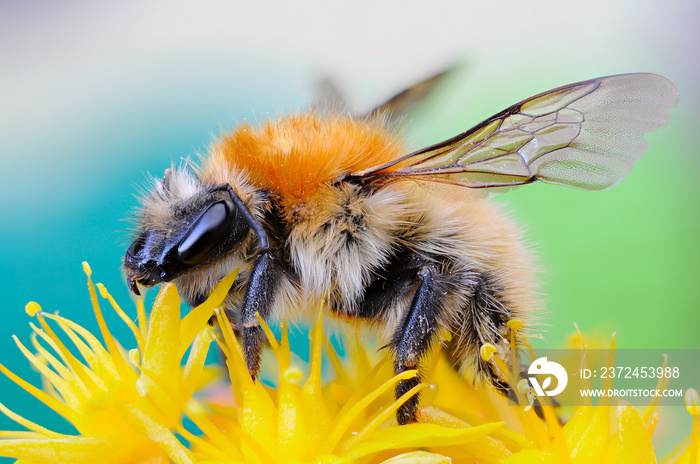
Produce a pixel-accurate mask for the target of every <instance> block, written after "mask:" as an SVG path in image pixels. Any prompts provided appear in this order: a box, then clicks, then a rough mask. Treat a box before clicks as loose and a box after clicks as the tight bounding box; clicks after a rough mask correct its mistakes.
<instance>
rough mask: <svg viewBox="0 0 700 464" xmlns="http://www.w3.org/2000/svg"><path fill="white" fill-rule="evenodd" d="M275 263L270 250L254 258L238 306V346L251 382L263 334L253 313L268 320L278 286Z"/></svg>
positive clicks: (276, 263) (257, 361) (260, 349)
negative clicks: (239, 317) (239, 329)
mask: <svg viewBox="0 0 700 464" xmlns="http://www.w3.org/2000/svg"><path fill="white" fill-rule="evenodd" d="M279 273H280V268H279V265H278V260H277V258H275V256H274V254H273V252H272V251H270V250H263V251H261V252H260V254H258V256H256V258H255V261H254V262H253V267H252V268H251V270H250V278H249V279H248V284H247V287H246V291H245V296H244V297H243V306H242V307H241V326H240V327H241V331H240V334H241V344H242V345H243V354H244V356H245V361H246V365H247V366H248V370H249V371H250V375H251V376H252V377H253V379H255V378H256V377H257V376H258V372H259V370H260V352H261V351H262V346H263V340H264V337H265V334H264V332H263V330H262V328H261V327H260V322H259V321H258V318H257V317H256V316H255V313H258V314H260V317H262V318H263V319H264V320H267V319H268V318H269V317H270V313H271V309H272V304H273V302H274V299H275V293H276V289H277V287H278V284H279Z"/></svg>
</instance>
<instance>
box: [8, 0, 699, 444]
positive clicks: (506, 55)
mask: <svg viewBox="0 0 700 464" xmlns="http://www.w3.org/2000/svg"><path fill="white" fill-rule="evenodd" d="M699 10H700V6H699V5H698V4H697V2H685V1H681V0H675V1H667V2H663V4H662V3H661V2H651V1H645V2H640V1H632V0H623V1H617V2H610V1H607V0H592V1H587V2H585V3H584V2H574V1H563V0H562V1H534V2H523V1H503V2H498V4H492V3H488V2H474V1H469V2H448V1H436V2H430V3H427V2H426V3H419V2H398V1H395V2H381V3H378V2H370V1H355V2H334V3H330V2H329V3H321V2H318V3H316V2H311V1H297V2H289V3H284V2H281V1H271V2H256V3H252V2H251V3H243V2H223V1H211V0H208V1H204V2H199V3H197V6H196V7H195V6H194V4H189V3H185V2H167V3H166V2H164V1H163V2H159V1H155V2H150V3H148V4H144V3H140V2H119V3H116V2H115V3H106V2H105V3H102V2H91V3H87V2H84V3H82V2H60V3H54V2H1V3H0V69H1V71H0V159H1V160H2V164H1V166H2V167H1V169H0V217H1V218H2V227H0V244H2V246H0V295H2V311H3V315H4V323H3V324H2V325H0V362H2V363H3V364H4V365H5V366H7V367H8V368H10V369H11V370H13V371H14V372H16V373H18V374H20V375H22V376H23V377H24V378H26V379H28V380H30V381H32V382H33V383H35V384H38V382H39V376H38V374H37V373H36V372H34V371H32V370H31V369H30V368H29V367H28V362H27V361H26V360H25V359H24V358H23V357H22V356H21V355H20V354H19V352H18V350H17V348H16V347H15V345H14V343H13V341H12V339H11V338H10V336H11V335H12V334H17V335H18V337H19V338H20V339H21V340H22V341H23V342H24V343H26V344H28V343H29V336H28V334H29V326H28V322H29V320H30V319H29V317H28V316H27V315H26V314H25V313H24V310H23V308H24V305H25V304H26V303H27V302H28V301H30V300H35V301H37V302H39V303H40V304H41V305H42V306H43V308H44V310H46V311H51V312H53V311H60V313H61V314H62V315H64V316H67V317H69V318H71V319H73V320H75V321H77V322H79V323H81V324H83V325H85V326H86V327H88V328H89V329H91V330H93V331H97V326H96V323H95V322H94V317H93V316H92V313H91V309H90V306H89V300H88V294H87V290H86V288H85V276H84V274H83V273H82V268H81V262H82V261H83V260H87V261H89V262H90V264H91V266H92V269H93V271H94V277H95V280H96V281H101V282H103V283H104V284H105V285H106V286H107V288H108V289H109V290H110V291H111V293H112V294H113V295H114V296H115V298H116V299H117V301H119V302H120V303H121V304H122V306H123V307H124V308H125V309H126V310H127V311H128V312H129V313H130V314H132V315H134V316H135V311H134V310H133V306H132V305H131V304H130V303H129V302H130V296H129V295H128V292H127V290H126V286H125V284H124V280H123V277H122V275H121V272H120V269H119V266H120V262H121V258H122V256H123V253H124V250H125V249H126V245H127V244H126V243H125V240H126V239H125V233H124V232H123V231H124V230H125V229H126V228H128V222H125V221H124V219H125V218H126V217H128V215H129V213H130V211H132V209H133V208H134V207H135V205H136V201H135V199H134V197H133V195H134V193H135V192H136V187H137V186H142V185H144V181H145V178H146V177H145V173H152V174H153V175H155V176H160V175H162V172H163V170H164V169H165V168H167V167H168V166H169V165H170V163H171V162H172V161H175V162H178V161H179V160H180V158H181V157H186V156H189V155H192V154H194V153H197V152H201V151H203V150H205V148H206V146H207V144H208V143H209V142H210V141H211V138H212V135H217V134H219V133H220V131H221V130H225V129H226V128H229V127H232V126H234V125H235V124H237V123H238V122H240V121H241V120H243V119H244V118H248V119H249V120H251V121H257V120H261V119H264V118H267V117H269V116H271V115H272V116H274V115H276V114H280V113H281V112H285V111H290V110H291V111H296V110H299V109H302V108H303V107H304V106H305V105H306V104H307V103H308V102H309V101H310V100H311V98H312V96H313V94H314V92H315V86H316V83H317V82H318V80H319V79H320V78H321V77H326V76H328V77H331V78H333V79H334V80H335V81H337V83H338V85H339V86H340V87H341V89H343V90H344V91H345V93H346V95H347V97H348V100H349V101H351V102H352V103H353V106H356V107H357V108H368V107H371V106H372V105H374V104H376V103H378V102H380V101H382V99H383V98H386V97H388V96H390V95H392V94H393V93H395V92H397V91H399V90H401V89H402V88H403V87H405V86H407V85H410V84H411V83H414V82H416V81H417V80H420V79H421V78H424V77H426V76H427V75H430V74H431V73H433V72H435V71H437V70H440V69H443V68H444V67H446V66H448V65H452V64H454V63H461V67H460V69H459V71H458V72H457V73H455V74H454V75H452V76H450V77H449V78H448V79H447V80H446V81H445V82H444V84H443V85H442V86H441V87H440V88H439V89H438V90H437V91H436V93H435V94H434V95H433V96H432V97H431V98H430V100H429V101H427V102H426V103H425V105H423V106H422V107H421V108H420V109H419V110H418V111H417V112H416V114H415V115H414V117H413V119H412V120H411V122H410V126H409V127H411V128H412V129H413V132H412V137H411V142H412V144H413V146H414V147H416V148H420V147H422V146H425V145H427V144H429V143H433V142H437V141H440V140H443V139H445V138H448V137H450V136H452V135H454V134H456V133H458V132H461V131H463V130H465V129H466V128H468V127H471V126H472V125H474V124H476V123H478V122H479V121H481V120H482V119H484V118H486V117H488V116H490V115H492V114H494V113H496V112H497V111H500V110H501V109H503V108H505V107H506V106H509V105H510V104H512V103H515V102H517V101H519V100H522V99H523V98H526V97H528V96H531V95H533V94H535V93H538V92H541V91H544V90H548V89H550V88H554V87H556V86H559V85H563V84H567V83H570V82H575V81H579V80H583V79H587V78H592V77H598V76H603V75H610V74H616V73H626V72H635V71H647V72H656V73H659V74H663V75H665V76H667V77H669V78H670V79H671V80H672V81H673V82H675V84H676V85H677V87H678V89H679V92H680V103H679V105H678V107H677V108H674V109H672V110H671V114H672V117H671V120H670V124H669V126H668V127H665V128H662V129H660V130H659V131H658V132H656V133H654V134H653V135H650V136H648V140H649V142H650V143H651V149H650V150H649V152H648V153H647V154H646V155H645V157H644V158H643V159H642V160H641V161H640V162H639V163H638V164H637V166H636V167H635V170H634V172H633V173H632V174H631V175H630V177H629V178H628V179H627V180H626V181H625V182H623V183H622V184H621V185H619V186H618V187H616V188H614V189H612V190H610V191H607V192H602V193H589V192H581V191H576V190H573V189H566V188H562V187H555V186H549V185H531V186H525V187H523V188H520V189H516V190H512V191H510V192H507V193H505V194H503V195H501V196H499V197H498V201H502V202H505V203H507V204H508V205H509V209H510V210H511V212H512V214H513V215H514V216H515V217H516V218H518V220H519V221H520V222H521V223H522V224H523V225H524V226H525V227H526V229H527V231H528V233H527V236H528V237H529V240H530V241H531V243H532V244H533V248H534V249H535V250H536V253H537V256H538V259H539V262H540V268H541V270H542V272H541V280H542V283H543V285H542V294H543V301H544V303H545V307H546V311H545V312H544V313H543V314H542V315H541V316H540V317H539V320H540V322H541V324H542V325H541V331H542V332H543V335H544V337H545V341H543V342H541V343H540V346H546V347H551V348H555V347H561V346H562V345H563V343H564V341H565V340H566V337H567V335H568V334H570V333H571V332H572V330H573V324H574V323H578V324H579V326H580V327H581V329H582V330H583V332H584V333H585V334H590V336H591V337H593V336H595V337H600V338H601V339H608V338H609V334H610V332H612V331H616V332H617V333H618V343H619V345H620V346H622V347H625V348H659V349H670V348H700V342H699V341H698V335H699V330H698V328H699V327H700V311H698V306H699V305H698V303H699V302H700V285H699V284H698V282H699V278H700V271H698V261H699V259H698V258H700V245H699V241H698V235H699V232H700V215H699V214H698V211H700V209H699V207H700V195H699V194H700V182H698V180H697V179H698V174H697V173H698V168H700V166H699V165H700V161H699V159H698V146H699V143H698V142H700V136H699V135H698V127H700V126H699V123H700V117H699V116H698V107H699V106H698V105H699V104H700V94H699V92H698V86H697V82H698V71H699V68H700V66H699V64H700V63H699V61H698V57H697V51H696V48H695V46H696V45H695V44H697V43H700V37H699V35H700V34H699V33H698V29H697V24H698V19H700V15H699V14H698V12H699ZM108 318H109V320H108V322H109V323H111V326H112V327H113V328H115V332H117V334H118V335H120V336H121V339H122V343H123V344H125V345H126V346H127V347H130V346H129V343H131V342H130V340H131V339H130V338H129V337H128V334H127V331H126V330H125V328H124V327H123V324H122V323H121V322H120V321H119V320H118V319H117V318H116V317H114V316H113V315H111V314H110V313H108ZM117 327H118V328H120V329H122V330H119V329H116V328H117ZM301 339H302V340H303V337H301ZM699 387H700V386H699ZM0 401H2V402H3V403H4V404H5V405H6V406H8V407H10V408H11V409H13V410H15V411H16V412H19V413H21V414H23V415H25V416H26V417H28V418H30V419H32V420H34V421H36V422H40V423H42V424H43V425H46V426H47V427H49V428H53V429H55V430H58V431H64V432H70V427H69V426H67V425H66V424H65V423H64V422H62V421H61V420H60V418H57V417H55V415H53V414H52V413H50V412H47V411H46V410H45V408H43V407H41V406H40V405H39V404H38V402H37V401H35V400H33V399H32V398H31V397H29V396H28V395H27V394H25V393H23V392H22V391H21V390H20V389H19V388H18V387H16V386H15V385H14V384H12V383H11V382H9V381H8V380H7V379H5V378H0ZM662 417H663V416H662ZM683 421H685V422H683ZM679 422H680V423H682V424H686V425H684V426H683V427H682V428H681V430H685V431H688V430H690V428H689V425H687V424H689V423H690V421H689V416H688V417H687V418H686V417H685V416H683V417H681V418H680V419H679ZM661 425H662V424H661V423H660V425H659V428H657V432H656V433H655V437H656V438H657V440H662V441H667V440H673V438H669V435H664V432H663V428H661ZM13 428H16V426H15V425H14V423H12V422H11V421H9V420H7V419H6V418H4V417H0V429H13ZM659 437H660V438H659Z"/></svg>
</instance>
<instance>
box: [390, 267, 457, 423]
mask: <svg viewBox="0 0 700 464" xmlns="http://www.w3.org/2000/svg"><path fill="white" fill-rule="evenodd" d="M417 276H418V279H419V282H420V284H419V286H418V289H417V290H416V292H415V294H414V295H413V299H412V301H411V304H410V306H409V307H408V310H407V311H406V313H405V314H404V316H403V319H402V320H401V321H400V323H399V325H398V327H397V328H396V329H395V331H394V336H393V338H392V340H391V346H392V347H393V350H394V370H395V372H396V373H397V374H398V373H401V372H404V371H407V370H411V369H417V368H418V362H419V361H420V359H421V358H422V357H423V355H424V354H426V353H427V352H428V350H429V349H430V346H431V344H432V343H433V342H434V341H435V340H436V338H437V333H438V328H439V321H440V319H441V318H442V317H441V316H442V311H443V306H444V302H445V301H444V300H445V295H446V294H447V293H448V291H447V290H448V289H447V287H448V285H449V284H448V283H447V282H446V281H445V280H444V279H443V278H442V276H441V275H440V274H438V272H437V270H436V268H435V266H433V265H425V266H423V267H422V268H420V270H419V271H418V275H417ZM419 383H420V375H417V376H416V377H413V378H410V379H406V380H401V381H399V383H398V384H397V385H396V398H397V399H398V398H400V397H401V396H402V395H404V394H405V393H407V392H408V391H409V390H411V389H412V388H413V387H415V386H417V385H418V384H419ZM418 401H419V395H418V394H416V395H414V396H412V397H411V398H409V399H408V401H406V402H405V403H404V404H403V405H402V406H401V407H400V408H399V409H398V411H397V412H396V419H397V421H398V423H399V424H401V425H403V424H409V423H411V422H416V420H417V414H418Z"/></svg>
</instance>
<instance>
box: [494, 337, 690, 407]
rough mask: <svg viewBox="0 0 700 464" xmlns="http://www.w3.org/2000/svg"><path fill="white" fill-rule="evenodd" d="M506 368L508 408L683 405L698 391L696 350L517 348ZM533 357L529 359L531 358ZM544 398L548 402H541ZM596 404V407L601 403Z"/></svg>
mask: <svg viewBox="0 0 700 464" xmlns="http://www.w3.org/2000/svg"><path fill="white" fill-rule="evenodd" d="M517 356H518V359H519V365H518V366H516V368H515V369H513V368H512V366H511V368H510V372H509V378H508V383H509V384H510V385H511V387H512V388H513V390H514V391H513V394H511V395H509V396H510V398H511V404H519V405H522V406H527V405H532V404H533V403H534V402H536V401H537V402H542V401H548V402H550V403H554V404H559V405H561V406H579V405H584V404H594V405H595V404H598V403H601V402H603V403H607V404H614V403H612V401H614V400H617V399H623V400H625V401H627V402H628V403H631V404H633V405H639V406H641V405H647V404H649V402H650V401H651V400H654V401H657V402H658V405H659V406H683V405H684V402H683V395H684V394H685V391H686V390H687V389H688V388H695V389H698V387H700V350H629V349H628V350H624V349H616V350H614V352H612V353H611V352H610V350H604V349H600V350H577V349H570V350H537V351H536V355H535V356H531V354H530V352H529V351H527V350H518V352H517ZM533 358H534V359H533ZM547 398H549V399H547ZM601 404H602V403H601Z"/></svg>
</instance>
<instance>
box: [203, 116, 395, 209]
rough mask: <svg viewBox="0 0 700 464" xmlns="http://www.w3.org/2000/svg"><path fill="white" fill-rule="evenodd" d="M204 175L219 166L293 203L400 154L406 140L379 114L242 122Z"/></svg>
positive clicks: (225, 139)
mask: <svg viewBox="0 0 700 464" xmlns="http://www.w3.org/2000/svg"><path fill="white" fill-rule="evenodd" d="M211 151H212V153H211V154H210V155H211V156H210V157H209V161H208V163H209V166H205V168H204V171H205V173H207V172H211V171H213V170H215V169H217V168H219V167H220V165H221V164H224V165H226V166H228V167H229V168H230V169H235V170H239V171H242V172H244V173H246V175H248V176H249V178H250V179H251V181H252V182H253V183H254V184H255V185H257V186H258V187H260V188H263V189H265V190H268V191H272V192H276V193H278V194H280V195H281V196H282V197H283V198H284V199H286V200H287V201H290V202H294V201H297V202H298V201H303V200H306V199H308V198H310V197H312V196H314V195H315V194H316V193H317V192H318V190H319V188H320V187H321V185H323V184H324V183H327V182H332V181H333V180H334V179H337V178H339V177H340V176H342V175H343V174H349V173H353V172H359V171H362V170H365V169H369V168H372V167H376V166H379V165H382V164H384V163H387V162H389V161H392V160H394V159H396V158H398V157H399V156H400V155H401V154H402V153H403V151H404V141H403V140H402V139H401V138H400V137H399V136H398V135H397V134H396V133H395V132H394V131H393V130H392V129H390V128H388V127H387V125H386V123H385V122H384V121H383V120H382V119H380V118H373V119H367V118H353V117H351V116H349V115H331V116H323V117H322V116H320V115H318V114H316V113H313V112H310V113H304V114H291V115H287V116H283V117H281V118H279V119H277V120H269V121H266V122H264V123H262V124H261V125H259V126H257V127H252V126H250V125H249V124H248V123H243V124H241V125H239V126H238V127H237V128H236V129H235V130H234V131H233V132H231V133H229V134H226V135H224V136H223V137H222V138H221V140H220V141H219V143H217V144H215V145H214V147H213V148H212V150H211Z"/></svg>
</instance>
